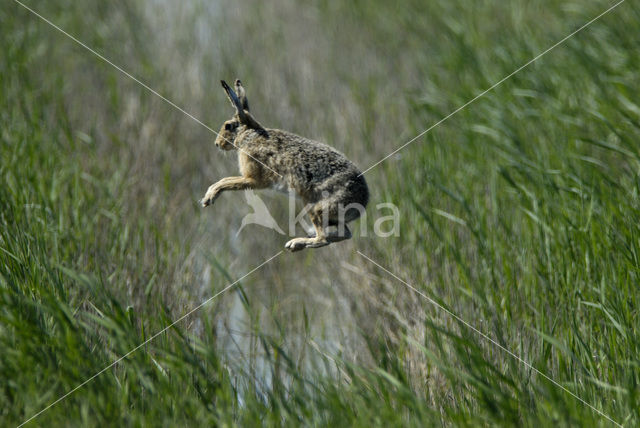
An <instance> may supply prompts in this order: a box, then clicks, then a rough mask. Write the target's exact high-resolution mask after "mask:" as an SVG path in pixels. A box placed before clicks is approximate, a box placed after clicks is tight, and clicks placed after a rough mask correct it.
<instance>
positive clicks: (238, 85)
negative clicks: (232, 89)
mask: <svg viewBox="0 0 640 428" xmlns="http://www.w3.org/2000/svg"><path fill="white" fill-rule="evenodd" d="M235 86H236V94H238V98H239V99H240V103H242V108H243V109H245V110H246V111H249V100H248V99H247V93H246V92H245V90H244V87H243V86H242V82H241V81H240V79H236V85H235Z"/></svg>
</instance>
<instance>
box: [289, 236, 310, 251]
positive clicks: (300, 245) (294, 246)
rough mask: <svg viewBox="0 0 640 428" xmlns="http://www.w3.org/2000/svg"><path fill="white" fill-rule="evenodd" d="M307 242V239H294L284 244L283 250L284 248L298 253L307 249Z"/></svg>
mask: <svg viewBox="0 0 640 428" xmlns="http://www.w3.org/2000/svg"><path fill="white" fill-rule="evenodd" d="M308 242H309V239H308V238H294V239H292V240H291V241H289V242H287V243H286V244H284V248H286V249H287V250H289V251H291V252H294V251H300V250H304V249H305V248H307V243H308Z"/></svg>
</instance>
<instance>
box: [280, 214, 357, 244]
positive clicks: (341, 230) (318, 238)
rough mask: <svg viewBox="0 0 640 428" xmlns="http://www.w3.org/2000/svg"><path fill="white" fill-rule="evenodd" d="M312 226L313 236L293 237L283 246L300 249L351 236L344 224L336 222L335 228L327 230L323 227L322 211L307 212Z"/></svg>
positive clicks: (330, 242) (342, 239)
mask: <svg viewBox="0 0 640 428" xmlns="http://www.w3.org/2000/svg"><path fill="white" fill-rule="evenodd" d="M309 217H310V218H311V222H312V223H313V227H314V229H315V236H311V237H309V238H294V239H292V240H290V241H289V242H287V243H286V244H285V246H284V247H285V248H286V249H287V250H290V251H300V250H303V249H305V248H318V247H324V246H325V245H329V244H332V243H334V242H340V241H344V240H345V239H349V238H351V231H350V230H349V228H348V227H347V225H346V224H344V223H343V224H338V225H335V226H329V227H331V228H333V227H335V228H336V230H331V231H330V232H327V231H326V230H325V228H324V224H323V221H322V211H320V210H318V211H313V212H312V213H310V214H309Z"/></svg>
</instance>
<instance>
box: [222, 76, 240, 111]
mask: <svg viewBox="0 0 640 428" xmlns="http://www.w3.org/2000/svg"><path fill="white" fill-rule="evenodd" d="M220 83H222V87H223V88H224V91H225V92H226V93H227V98H229V101H231V105H232V106H233V108H235V109H236V112H238V114H241V113H242V110H243V109H242V103H241V102H240V99H239V98H238V96H237V95H236V93H235V92H233V89H231V87H230V86H229V85H228V84H227V82H225V81H224V80H221V81H220Z"/></svg>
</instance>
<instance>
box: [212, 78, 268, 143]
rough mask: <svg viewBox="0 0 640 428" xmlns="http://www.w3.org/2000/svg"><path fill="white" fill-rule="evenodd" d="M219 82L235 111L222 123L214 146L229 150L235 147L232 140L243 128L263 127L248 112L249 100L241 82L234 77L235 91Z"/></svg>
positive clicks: (223, 82) (258, 128) (261, 128)
mask: <svg viewBox="0 0 640 428" xmlns="http://www.w3.org/2000/svg"><path fill="white" fill-rule="evenodd" d="M220 82H221V83H222V87H223V88H224V90H225V92H226V93H227V97H228V98H229V101H231V105H232V106H233V107H234V108H235V109H236V112H235V114H234V115H233V117H232V118H231V119H229V120H227V121H226V122H225V123H224V124H222V127H221V128H220V132H219V133H218V137H217V138H216V146H218V147H220V148H221V149H222V150H231V149H234V148H237V147H236V144H235V142H234V141H235V139H236V137H237V136H238V134H239V133H240V132H242V131H243V130H245V129H255V130H262V131H264V128H263V127H262V125H260V124H259V123H258V122H257V121H256V120H255V119H254V118H253V116H252V115H251V113H249V101H248V100H247V95H246V93H245V91H244V88H243V87H242V82H240V80H239V79H236V84H235V87H236V90H235V92H234V90H233V89H231V87H229V85H227V82H225V81H224V80H221V81H220Z"/></svg>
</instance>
